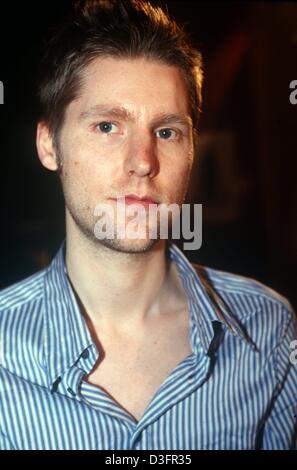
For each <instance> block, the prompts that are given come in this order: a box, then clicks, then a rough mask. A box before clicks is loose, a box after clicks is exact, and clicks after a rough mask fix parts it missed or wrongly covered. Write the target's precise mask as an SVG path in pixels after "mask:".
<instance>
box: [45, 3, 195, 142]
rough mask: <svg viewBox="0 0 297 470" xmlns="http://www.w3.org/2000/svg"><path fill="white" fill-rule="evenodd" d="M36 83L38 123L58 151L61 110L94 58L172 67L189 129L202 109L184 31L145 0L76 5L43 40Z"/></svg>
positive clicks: (193, 57)
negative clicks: (182, 90)
mask: <svg viewBox="0 0 297 470" xmlns="http://www.w3.org/2000/svg"><path fill="white" fill-rule="evenodd" d="M46 46H47V47H46V51H45V55H44V58H43V61H42V64H41V73H40V77H39V84H38V97H39V101H40V106H41V109H40V119H41V120H44V121H45V122H46V123H47V124H48V126H49V129H50V132H51V133H52V135H53V138H54V143H55V145H56V146H57V142H58V135H59V130H60V129H61V127H62V124H63V120H64V114H65V109H66V107H67V105H68V104H69V103H70V102H71V101H73V100H74V99H75V98H76V97H77V95H78V93H79V89H80V85H81V79H82V75H83V71H84V69H85V67H86V66H87V65H89V64H90V62H92V60H94V59H95V58H97V57H99V56H101V57H102V56H112V57H118V58H125V57H128V58H137V57H146V58H149V59H153V60H157V61H159V62H162V63H165V64H167V65H174V66H177V67H178V68H179V69H180V70H181V72H182V73H183V75H184V77H185V80H186V82H187V84H188V89H189V97H190V105H191V110H192V119H193V123H194V129H197V123H198V118H199V114H200V109H201V86H202V77H203V73H202V62H201V55H200V53H199V52H198V51H197V50H196V49H194V48H193V47H192V46H191V45H190V42H189V39H188V36H187V33H186V32H185V30H184V29H183V27H181V26H178V25H177V24H176V22H175V21H174V20H173V19H171V18H169V16H168V15H167V14H166V13H165V12H164V11H163V10H162V9H161V8H160V7H156V6H152V5H151V4H150V3H149V2H147V1H144V0H79V1H76V2H75V4H74V8H73V11H72V12H71V13H70V15H69V16H68V18H66V20H65V21H64V22H63V23H62V24H60V25H59V26H58V27H56V28H55V30H54V34H52V35H51V38H50V39H49V40H48V42H47V45H46Z"/></svg>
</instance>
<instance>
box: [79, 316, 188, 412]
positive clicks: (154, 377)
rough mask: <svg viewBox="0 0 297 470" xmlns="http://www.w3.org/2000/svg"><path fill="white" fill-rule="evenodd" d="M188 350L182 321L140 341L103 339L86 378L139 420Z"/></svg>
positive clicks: (186, 334) (185, 328) (186, 330)
mask: <svg viewBox="0 0 297 470" xmlns="http://www.w3.org/2000/svg"><path fill="white" fill-rule="evenodd" d="M191 353H192V350H191V346H190V341H189V335H188V328H187V327H186V325H184V327H181V328H177V329H176V330H175V329H173V331H169V332H168V331H167V334H166V332H164V331H161V332H159V334H157V333H156V334H154V335H148V336H147V337H146V338H142V341H139V340H137V341H135V342H129V341H128V340H127V341H114V342H113V343H112V342H110V341H107V342H106V341H105V347H104V349H103V348H102V353H101V361H100V362H99V363H98V364H97V365H96V366H95V368H94V369H93V370H92V371H91V373H90V374H89V375H88V376H87V377H86V380H87V381H88V382H89V383H91V384H93V385H95V386H97V387H100V388H101V389H103V390H104V391H105V392H106V393H108V394H109V395H110V396H111V398H112V399H113V400H114V401H116V402H117V403H118V405H120V406H121V407H122V408H124V409H125V410H126V411H127V412H128V413H130V414H131V415H132V416H133V417H134V418H135V419H136V420H139V419H140V418H141V416H142V415H143V413H144V411H145V409H146V408H147V406H148V405H149V403H150V401H151V400H152V398H153V396H154V395H155V393H156V392H157V390H158V389H159V388H160V386H161V385H162V383H163V382H164V381H165V379H166V378H167V377H168V376H169V375H170V373H171V372H172V371H173V369H174V368H175V367H176V366H177V365H178V364H179V363H180V362H181V361H182V360H183V359H185V358H186V357H187V356H188V355H190V354H191ZM102 356H103V358H102Z"/></svg>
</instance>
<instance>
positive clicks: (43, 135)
mask: <svg viewBox="0 0 297 470" xmlns="http://www.w3.org/2000/svg"><path fill="white" fill-rule="evenodd" d="M36 146H37V152H38V157H39V160H40V161H41V163H42V165H43V166H44V167H45V168H47V169H48V170H51V171H56V170H57V169H58V162H57V155H56V152H55V150H54V145H53V138H52V135H51V133H50V131H49V128H48V125H47V124H46V123H45V122H44V121H40V122H39V123H38V125H37V131H36Z"/></svg>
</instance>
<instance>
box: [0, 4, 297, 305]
mask: <svg viewBox="0 0 297 470" xmlns="http://www.w3.org/2000/svg"><path fill="white" fill-rule="evenodd" d="M71 3H72V2H71V1H69V0H68V1H62V0H59V1H51V2H37V1H26V2H19V3H15V2H12V3H11V4H6V3H5V2H2V3H1V11H0V80H1V81H2V82H3V83H4V99H5V103H4V105H0V124H1V127H0V154H1V167H2V168H1V170H2V171H1V176H2V181H1V191H2V194H1V203H2V204H1V238H2V240H1V244H0V255H1V275H0V287H5V286H7V285H9V284H11V283H13V282H16V281H18V280H20V279H22V278H23V277H25V276H27V275H29V274H31V273H33V272H35V271H36V270H38V269H40V268H42V267H44V266H45V265H46V264H48V263H49V261H50V259H51V257H52V256H53V255H54V253H55V251H56V250H57V248H58V246H59V244H60V242H61V240H62V238H63V237H64V227H63V214H64V210H63V200H62V195H61V190H60V187H59V184H58V181H57V178H56V176H55V174H52V173H51V172H47V171H46V170H45V169H43V167H41V165H40V163H39V161H38V159H37V153H36V150H35V121H36V118H37V103H36V98H35V80H36V74H37V70H38V65H39V62H40V58H41V54H42V47H43V37H44V34H45V32H46V31H47V29H48V28H49V27H50V26H51V25H54V24H55V23H56V21H57V20H59V19H60V18H61V17H62V16H63V14H64V12H65V10H66V9H67V7H68V5H70V4H71ZM153 3H159V4H161V5H164V4H167V5H168V10H169V12H170V13H172V14H173V16H174V17H175V18H176V19H177V20H178V21H181V22H183V23H187V29H188V30H189V32H190V34H191V37H192V40H193V42H194V44H195V45H196V46H197V47H198V48H200V50H201V52H202V54H203V57H204V66H205V82H204V96H203V99H204V105H203V115H202V119H201V121H200V136H201V139H200V147H198V152H197V153H198V155H197V159H196V163H195V167H194V170H193V178H192V183H191V186H190V190H189V200H190V201H191V202H200V203H201V202H202V204H203V243H202V248H201V249H200V250H198V251H196V252H194V251H187V252H186V255H187V256H188V257H189V258H190V259H191V260H192V261H195V262H198V263H201V264H205V265H209V266H211V267H214V268H218V269H222V270H225V271H231V272H236V273H239V274H243V275H247V276H252V277H255V278H257V279H258V280H260V281H262V282H264V283H266V284H268V285H269V286H270V287H272V288H274V289H276V290H278V291H279V292H280V293H282V294H284V295H286V296H287V297H288V298H289V300H290V301H291V302H292V304H293V305H294V306H295V307H297V184H296V175H297V163H296V162H297V155H296V138H297V105H295V106H294V105H292V104H291V103H290V101H289V94H290V91H291V90H290V89H289V84H290V82H291V81H292V80H297V3H285V2H282V3H270V2H245V3H233V2H228V3H216V2H175V1H168V2H153Z"/></svg>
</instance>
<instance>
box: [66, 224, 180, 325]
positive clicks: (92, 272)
mask: <svg viewBox="0 0 297 470" xmlns="http://www.w3.org/2000/svg"><path fill="white" fill-rule="evenodd" d="M165 248H166V245H165V241H164V240H159V241H157V242H156V244H155V245H154V246H153V247H152V248H151V249H150V250H149V251H148V252H141V253H124V252H119V251H116V250H114V249H111V248H108V247H105V246H103V245H102V244H101V243H100V242H99V241H92V240H89V239H88V238H87V237H86V236H85V235H83V234H82V233H81V232H80V231H79V230H78V229H77V228H76V227H75V228H74V227H72V229H70V228H69V227H68V230H67V242H66V266H67V271H68V276H69V279H70V282H71V284H72V286H73V288H74V291H75V292H76V295H77V296H78V298H79V301H80V303H81V304H82V306H83V309H84V310H85V312H87V315H88V317H89V319H90V320H91V322H92V324H93V325H94V326H95V327H96V326H102V325H105V326H106V327H118V326H124V325H131V326H132V325H135V326H137V325H139V324H140V323H143V322H145V320H146V319H147V318H148V317H153V316H158V315H160V314H161V311H162V309H164V306H165V305H166V299H168V294H169V290H172V289H173V282H172V272H171V268H170V263H169V261H168V260H167V259H166V256H165Z"/></svg>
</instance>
